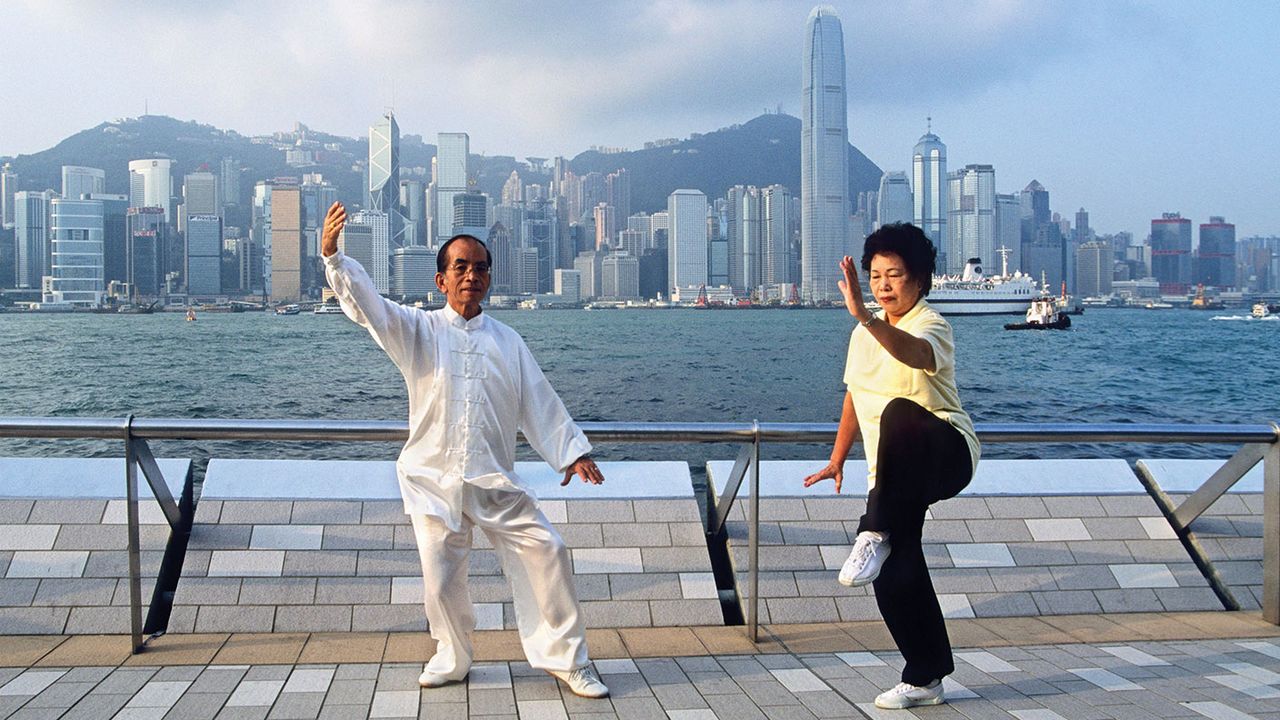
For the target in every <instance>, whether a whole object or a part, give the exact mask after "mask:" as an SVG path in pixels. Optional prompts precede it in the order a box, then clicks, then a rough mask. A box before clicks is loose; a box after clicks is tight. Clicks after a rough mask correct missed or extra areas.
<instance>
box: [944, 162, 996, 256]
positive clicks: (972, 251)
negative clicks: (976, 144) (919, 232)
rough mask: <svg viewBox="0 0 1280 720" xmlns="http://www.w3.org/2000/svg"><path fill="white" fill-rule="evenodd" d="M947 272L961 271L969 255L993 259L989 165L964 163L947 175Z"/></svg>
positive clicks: (992, 195) (993, 186)
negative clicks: (959, 168) (962, 166)
mask: <svg viewBox="0 0 1280 720" xmlns="http://www.w3.org/2000/svg"><path fill="white" fill-rule="evenodd" d="M947 185H948V188H947V237H946V240H945V241H944V243H943V246H942V248H941V249H942V250H943V252H944V253H945V254H946V258H947V260H946V264H945V265H944V266H943V267H945V268H946V272H948V273H951V274H953V275H955V274H960V273H963V272H964V266H965V263H966V262H967V261H968V260H969V259H970V258H979V259H981V260H982V262H984V263H991V264H994V262H995V254H996V253H995V249H996V246H995V206H996V171H995V168H993V167H992V166H990V165H966V166H964V168H963V169H961V170H956V171H954V172H951V173H948V174H947Z"/></svg>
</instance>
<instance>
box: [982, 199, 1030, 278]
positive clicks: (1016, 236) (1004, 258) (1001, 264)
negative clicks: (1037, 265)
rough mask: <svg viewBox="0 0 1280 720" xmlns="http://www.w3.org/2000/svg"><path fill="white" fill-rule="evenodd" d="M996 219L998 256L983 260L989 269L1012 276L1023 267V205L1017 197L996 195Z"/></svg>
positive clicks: (996, 249)
mask: <svg viewBox="0 0 1280 720" xmlns="http://www.w3.org/2000/svg"><path fill="white" fill-rule="evenodd" d="M995 219H996V223H995V225H996V229H995V235H996V240H995V252H996V254H995V255H993V256H992V257H990V258H983V259H982V260H983V262H985V263H987V266H988V267H992V268H996V269H997V270H998V271H999V272H1001V273H1003V272H1005V271H1006V270H1007V271H1008V273H1009V274H1010V275H1012V274H1013V273H1015V272H1017V271H1018V269H1019V268H1020V267H1022V204H1021V203H1020V202H1019V201H1018V196H1017V195H1013V194H1001V193H996V212H995ZM989 274H994V273H989Z"/></svg>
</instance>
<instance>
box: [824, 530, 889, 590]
mask: <svg viewBox="0 0 1280 720" xmlns="http://www.w3.org/2000/svg"><path fill="white" fill-rule="evenodd" d="M877 537H879V535H878V534H873V533H871V532H867V531H864V532H860V533H858V539H857V540H856V541H854V543H853V550H852V551H850V552H849V557H848V559H846V560H845V561H844V565H842V566H841V567H840V577H838V578H837V579H838V580H839V581H840V584H841V585H844V586H845V587H858V586H859V585H866V584H867V583H869V582H871V581H873V580H875V579H876V578H878V577H880V568H881V567H882V566H883V565H884V561H885V560H887V559H889V551H890V550H892V549H893V548H892V546H890V545H889V539H888V538H885V539H883V540H879V539H877Z"/></svg>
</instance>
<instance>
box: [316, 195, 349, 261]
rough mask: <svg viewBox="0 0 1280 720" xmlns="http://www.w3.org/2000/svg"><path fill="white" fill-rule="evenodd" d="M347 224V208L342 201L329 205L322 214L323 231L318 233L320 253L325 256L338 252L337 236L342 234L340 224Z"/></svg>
mask: <svg viewBox="0 0 1280 720" xmlns="http://www.w3.org/2000/svg"><path fill="white" fill-rule="evenodd" d="M346 224H347V209H346V208H345V207H343V206H342V203H340V202H335V203H334V204H332V205H330V206H329V212H328V213H326V214H325V216H324V232H322V233H321V234H320V254H321V255H324V256H325V257H329V256H330V255H332V254H334V253H336V252H338V236H339V235H341V234H342V226H344V225H346Z"/></svg>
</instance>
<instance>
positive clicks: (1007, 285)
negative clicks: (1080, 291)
mask: <svg viewBox="0 0 1280 720" xmlns="http://www.w3.org/2000/svg"><path fill="white" fill-rule="evenodd" d="M1001 250H1002V251H1004V250H1005V249H1004V248H1001ZM1001 254H1002V255H1003V259H1004V262H1003V265H1004V268H1003V270H1004V272H1003V274H1001V275H997V276H992V277H986V276H984V275H983V274H982V261H981V260H980V259H978V258H970V259H969V261H968V262H967V263H966V264H965V266H964V275H962V276H960V277H956V276H955V275H934V276H933V289H932V290H931V291H930V292H929V297H927V298H925V299H926V300H928V301H929V304H930V305H932V306H933V309H935V310H937V311H938V312H939V313H942V314H943V315H1022V314H1023V313H1025V312H1026V311H1027V308H1028V307H1029V306H1030V304H1031V301H1032V300H1033V299H1035V298H1037V297H1039V296H1040V288H1039V286H1038V285H1037V284H1036V281H1035V280H1033V279H1032V278H1031V276H1030V275H1024V274H1022V273H1021V272H1014V273H1013V274H1012V275H1010V274H1009V266H1008V262H1009V256H1008V254H1007V251H1005V252H1002V253H1001Z"/></svg>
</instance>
